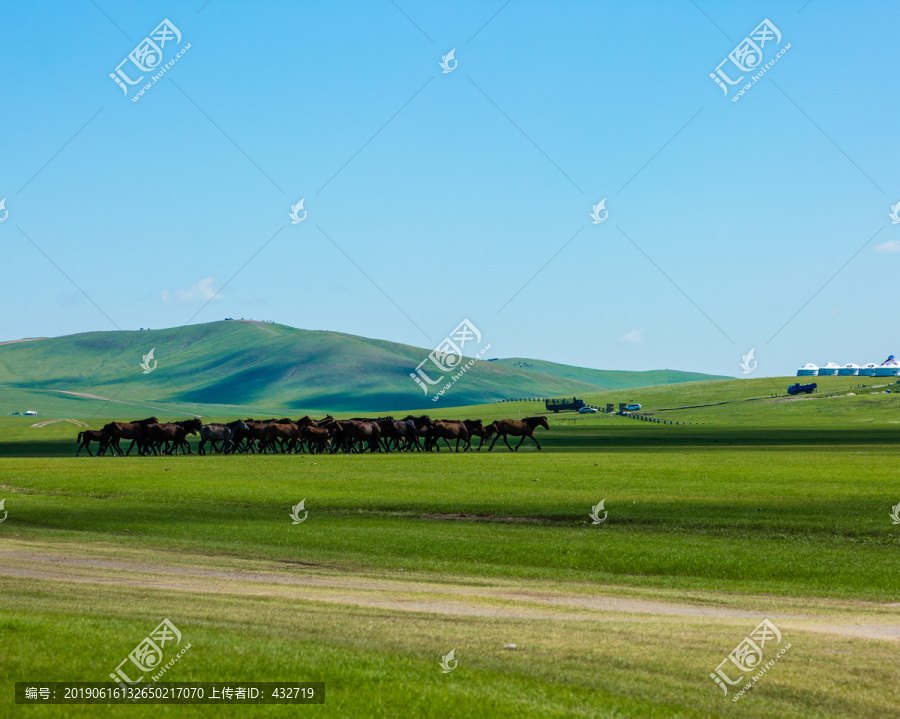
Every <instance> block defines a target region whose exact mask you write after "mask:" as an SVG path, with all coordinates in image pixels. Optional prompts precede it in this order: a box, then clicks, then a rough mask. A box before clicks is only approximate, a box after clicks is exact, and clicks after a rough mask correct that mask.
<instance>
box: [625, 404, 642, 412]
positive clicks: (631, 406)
mask: <svg viewBox="0 0 900 719" xmlns="http://www.w3.org/2000/svg"><path fill="white" fill-rule="evenodd" d="M640 408H641V406H640V405H639V404H638V403H637V402H633V403H632V404H626V405H625V409H627V410H628V411H629V412H637V411H638V410H639V409H640Z"/></svg>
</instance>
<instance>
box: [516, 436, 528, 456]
mask: <svg viewBox="0 0 900 719" xmlns="http://www.w3.org/2000/svg"><path fill="white" fill-rule="evenodd" d="M527 436H528V435H527V434H523V435H522V439H520V440H519V443H518V444H517V445H516V452H518V451H519V447H521V446H522V442H524V441H525V438H526V437H527Z"/></svg>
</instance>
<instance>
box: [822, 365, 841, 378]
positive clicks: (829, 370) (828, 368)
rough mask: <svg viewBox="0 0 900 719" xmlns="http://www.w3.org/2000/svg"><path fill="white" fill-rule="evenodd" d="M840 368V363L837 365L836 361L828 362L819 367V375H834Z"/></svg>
mask: <svg viewBox="0 0 900 719" xmlns="http://www.w3.org/2000/svg"><path fill="white" fill-rule="evenodd" d="M840 368H841V367H840V365H836V364H835V363H834V362H826V363H825V364H824V365H822V366H821V367H819V377H834V376H835V375H836V374H837V373H838V370H839V369H840Z"/></svg>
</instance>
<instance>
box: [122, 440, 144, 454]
mask: <svg viewBox="0 0 900 719" xmlns="http://www.w3.org/2000/svg"><path fill="white" fill-rule="evenodd" d="M135 442H137V440H136V439H132V440H131V444H129V445H128V451H126V452H125V456H126V457H127V456H128V455H129V454H131V450H132V448H133V447H134V444H135ZM140 453H141V448H140V447H138V454H140Z"/></svg>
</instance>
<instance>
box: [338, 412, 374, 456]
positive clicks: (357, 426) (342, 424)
mask: <svg viewBox="0 0 900 719" xmlns="http://www.w3.org/2000/svg"><path fill="white" fill-rule="evenodd" d="M336 424H337V427H336V428H335V432H334V435H333V438H332V441H331V453H332V454H334V453H335V452H337V451H338V449H343V450H344V451H345V452H353V451H355V450H356V447H357V443H359V447H360V450H359V451H365V448H366V446H368V448H369V450H370V451H372V452H377V451H378V450H379V449H380V442H381V427H379V426H378V425H377V424H375V422H372V421H371V420H352V419H345V420H338V421H337V423H336Z"/></svg>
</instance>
